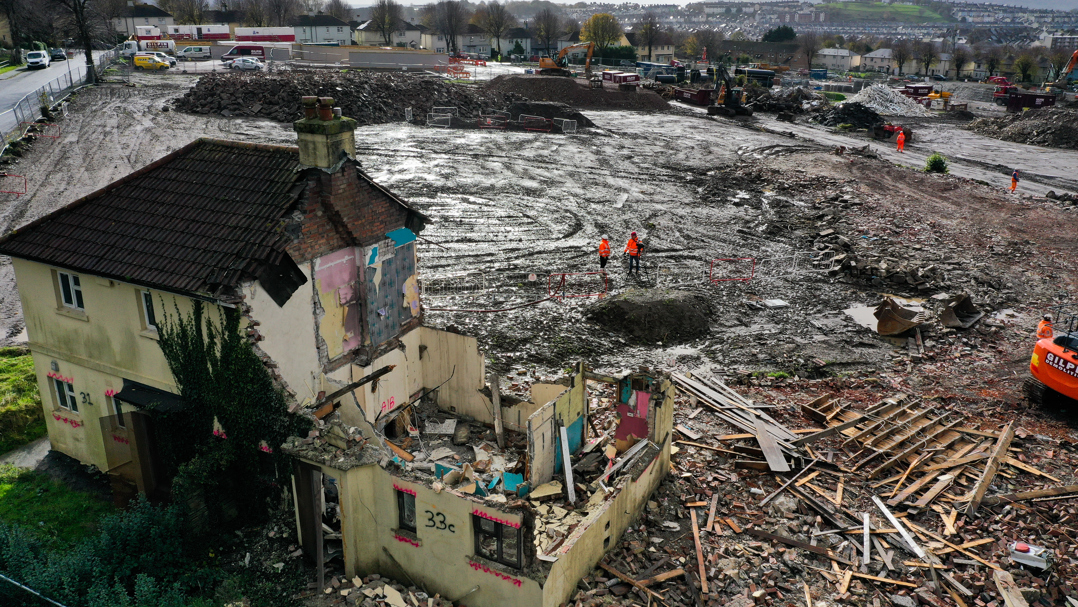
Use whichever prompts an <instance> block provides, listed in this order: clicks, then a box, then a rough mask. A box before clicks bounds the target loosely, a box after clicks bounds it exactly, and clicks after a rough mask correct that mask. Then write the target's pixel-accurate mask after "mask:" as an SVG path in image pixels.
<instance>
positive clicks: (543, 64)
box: [539, 42, 595, 76]
mask: <svg viewBox="0 0 1078 607" xmlns="http://www.w3.org/2000/svg"><path fill="white" fill-rule="evenodd" d="M585 48H586V49H588V58H587V59H586V60H585V61H584V73H585V74H591V56H592V54H594V53H595V43H594V42H581V43H580V44H574V45H572V46H567V47H565V48H563V49H561V52H560V53H558V56H557V58H554V59H552V58H550V57H540V58H539V73H540V74H543V75H544V76H572V75H573V72H572V71H570V70H569V58H568V55H569V53H570V52H571V51H573V50H574V49H585Z"/></svg>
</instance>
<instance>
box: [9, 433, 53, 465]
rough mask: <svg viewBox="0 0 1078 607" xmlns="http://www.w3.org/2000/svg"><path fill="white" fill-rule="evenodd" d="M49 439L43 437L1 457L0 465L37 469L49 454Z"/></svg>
mask: <svg viewBox="0 0 1078 607" xmlns="http://www.w3.org/2000/svg"><path fill="white" fill-rule="evenodd" d="M50 448H51V445H50V444H49V437H47V436H43V437H41V438H39V439H37V440H36V441H34V442H32V443H29V444H26V445H23V446H21V447H19V448H18V449H15V450H14V451H8V452H7V453H5V454H3V455H0V465H7V464H10V465H12V466H15V467H16V468H28V469H31V470H33V469H35V468H37V467H38V466H39V465H40V464H41V462H43V461H44V460H45V456H46V455H48V454H49V449H50Z"/></svg>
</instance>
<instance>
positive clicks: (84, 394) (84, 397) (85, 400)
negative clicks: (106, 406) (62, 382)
mask: <svg viewBox="0 0 1078 607" xmlns="http://www.w3.org/2000/svg"><path fill="white" fill-rule="evenodd" d="M79 396H81V397H82V404H84V405H93V403H92V402H90V393H89V392H79Z"/></svg>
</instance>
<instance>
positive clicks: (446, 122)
mask: <svg viewBox="0 0 1078 607" xmlns="http://www.w3.org/2000/svg"><path fill="white" fill-rule="evenodd" d="M452 124H453V116H452V115H451V114H435V113H433V112H431V113H430V114H427V126H437V127H441V128H443V129H448V128H449V127H450V125H452Z"/></svg>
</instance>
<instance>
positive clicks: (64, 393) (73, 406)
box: [52, 377, 79, 413]
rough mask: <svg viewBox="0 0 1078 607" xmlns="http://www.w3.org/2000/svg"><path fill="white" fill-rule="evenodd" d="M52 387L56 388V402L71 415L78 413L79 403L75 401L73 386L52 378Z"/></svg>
mask: <svg viewBox="0 0 1078 607" xmlns="http://www.w3.org/2000/svg"><path fill="white" fill-rule="evenodd" d="M52 383H53V386H54V387H55V388H56V402H57V404H59V405H60V406H61V407H63V408H64V409H69V410H71V411H72V412H73V413H78V412H79V401H78V400H76V399H75V386H74V384H69V383H67V382H66V381H63V380H62V379H57V378H55V377H54V378H52Z"/></svg>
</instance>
